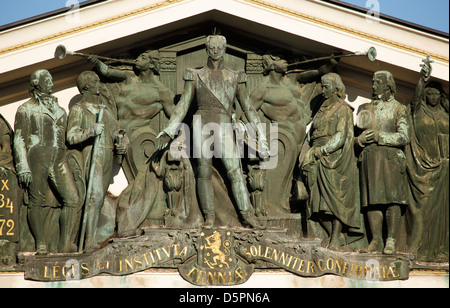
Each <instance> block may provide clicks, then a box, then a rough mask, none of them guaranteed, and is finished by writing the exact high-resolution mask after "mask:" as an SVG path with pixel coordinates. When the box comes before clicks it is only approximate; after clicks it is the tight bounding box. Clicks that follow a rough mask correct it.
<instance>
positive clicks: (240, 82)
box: [158, 35, 268, 228]
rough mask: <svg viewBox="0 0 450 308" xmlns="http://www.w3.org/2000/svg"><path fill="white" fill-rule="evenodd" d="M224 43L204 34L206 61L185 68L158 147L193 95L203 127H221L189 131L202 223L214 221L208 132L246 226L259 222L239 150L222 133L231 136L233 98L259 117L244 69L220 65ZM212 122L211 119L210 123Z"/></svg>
mask: <svg viewBox="0 0 450 308" xmlns="http://www.w3.org/2000/svg"><path fill="white" fill-rule="evenodd" d="M225 49H226V38H225V37H224V36H221V35H210V36H208V37H207V39H206V52H207V54H208V62H207V65H206V66H205V67H203V68H201V69H187V70H186V72H185V75H184V80H185V85H184V92H183V95H182V97H181V99H180V102H179V103H178V105H177V106H176V108H175V110H174V112H173V115H172V117H171V118H170V121H169V124H168V126H167V128H165V129H164V130H163V131H162V132H161V133H160V134H159V135H158V138H159V140H160V145H159V148H161V149H162V148H165V147H166V146H167V145H168V143H169V141H170V140H171V139H173V138H174V137H175V135H176V133H177V132H178V129H179V125H180V124H181V122H182V121H183V119H184V118H185V116H186V114H187V111H188V108H189V106H190V105H191V102H192V101H193V100H194V97H195V98H196V100H197V112H196V114H195V115H196V116H200V117H201V127H202V130H203V128H205V127H207V125H209V124H217V125H219V126H220V127H221V128H222V129H221V132H220V133H218V134H217V135H215V134H212V133H211V132H210V130H209V129H206V131H207V132H206V133H204V132H203V133H201V134H198V135H194V136H193V139H194V140H193V146H194V152H197V153H201V155H199V156H200V157H199V158H197V172H198V178H197V195H198V198H199V203H200V207H201V209H202V211H203V213H204V216H205V224H204V228H213V226H214V221H215V210H214V190H213V184H212V157H209V156H208V155H204V154H205V153H204V151H202V147H204V145H205V144H206V143H207V140H210V139H211V138H213V139H214V140H215V142H214V146H215V147H216V146H217V147H220V148H221V149H218V148H214V152H215V153H220V154H221V155H218V156H220V157H218V158H220V159H221V161H222V163H223V165H224V167H225V169H226V171H227V176H228V178H229V179H230V182H231V188H232V192H233V195H234V199H235V200H236V203H237V208H238V209H239V211H240V214H241V216H242V218H243V220H244V222H245V223H246V224H247V225H249V226H250V227H254V228H260V227H262V226H261V224H260V222H259V221H258V220H257V219H256V217H255V215H254V213H253V209H252V206H251V203H250V198H249V194H248V191H247V188H246V182H245V180H244V176H243V171H242V167H241V162H240V155H238V153H237V149H236V147H234V146H232V147H227V146H225V144H226V143H227V142H228V141H229V140H227V137H228V138H230V137H231V138H232V136H229V135H228V136H227V129H226V125H225V124H231V123H232V114H233V108H234V99H235V98H236V99H237V100H238V101H239V102H240V104H241V107H242V110H243V111H244V113H245V115H246V117H247V119H248V120H249V122H250V123H253V124H255V125H257V127H259V126H258V124H259V123H260V119H259V118H258V115H257V113H256V111H255V109H254V107H253V106H252V104H251V103H250V100H249V98H248V93H247V88H246V75H245V73H244V72H242V71H232V70H230V69H227V68H225V67H224V54H225ZM213 126H214V125H211V127H213ZM194 133H195V132H194ZM258 137H259V138H260V141H261V140H262V139H263V138H265V134H264V133H263V132H259V134H258ZM216 141H217V142H216ZM262 143H263V144H264V145H263V146H264V149H265V150H266V151H267V152H266V153H265V154H267V153H268V146H267V141H264V142H262ZM264 149H263V150H264Z"/></svg>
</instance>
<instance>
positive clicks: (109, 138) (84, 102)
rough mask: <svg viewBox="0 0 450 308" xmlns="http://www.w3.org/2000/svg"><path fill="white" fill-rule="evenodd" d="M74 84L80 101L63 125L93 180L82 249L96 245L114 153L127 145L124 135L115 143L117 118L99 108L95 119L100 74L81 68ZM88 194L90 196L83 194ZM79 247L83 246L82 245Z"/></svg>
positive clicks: (100, 100)
mask: <svg viewBox="0 0 450 308" xmlns="http://www.w3.org/2000/svg"><path fill="white" fill-rule="evenodd" d="M77 87H78V90H79V91H80V93H81V94H82V98H81V101H80V102H78V103H77V104H76V105H74V106H73V107H72V108H71V109H70V112H69V120H68V125H67V141H68V143H69V144H70V145H77V146H78V147H79V149H80V150H81V151H82V154H83V159H84V162H83V163H82V164H83V166H84V168H83V169H84V175H85V181H86V183H88V182H89V181H92V182H93V186H92V197H93V202H92V206H90V207H88V206H87V205H89V200H88V201H87V202H85V203H86V204H87V205H86V209H85V211H87V225H86V242H85V249H86V250H92V249H95V248H97V243H95V231H96V229H97V224H98V219H99V215H100V210H101V208H102V206H103V202H104V199H105V196H106V191H107V190H108V187H109V184H110V183H111V179H112V176H113V173H112V172H113V162H114V154H118V155H123V154H125V152H126V149H127V140H128V139H127V138H123V140H122V142H121V143H116V141H117V135H118V123H117V119H115V118H114V116H113V115H112V114H111V113H110V112H109V111H108V109H104V110H103V117H102V119H101V122H97V116H98V114H99V111H100V107H99V105H100V104H101V103H102V97H101V96H100V78H99V77H98V76H97V74H96V73H95V72H93V71H85V72H83V73H81V74H80V75H79V76H78V79H77ZM98 135H101V137H100V138H99V142H98V149H97V152H96V153H97V156H96V159H95V165H94V166H91V155H92V147H93V141H94V137H96V136H98ZM92 167H93V168H95V171H94V173H93V176H94V178H92V179H91V178H88V177H89V174H90V172H89V170H90V168H92ZM86 198H87V199H88V198H90V196H86ZM82 248H83V247H82Z"/></svg>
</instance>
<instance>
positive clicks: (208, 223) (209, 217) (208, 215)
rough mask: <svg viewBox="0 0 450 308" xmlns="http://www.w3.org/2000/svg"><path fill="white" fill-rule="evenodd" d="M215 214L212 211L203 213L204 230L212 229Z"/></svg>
mask: <svg viewBox="0 0 450 308" xmlns="http://www.w3.org/2000/svg"><path fill="white" fill-rule="evenodd" d="M215 218H216V217H215V214H214V210H212V211H207V212H205V223H204V224H203V228H204V229H212V228H214V222H215V220H216V219H215Z"/></svg>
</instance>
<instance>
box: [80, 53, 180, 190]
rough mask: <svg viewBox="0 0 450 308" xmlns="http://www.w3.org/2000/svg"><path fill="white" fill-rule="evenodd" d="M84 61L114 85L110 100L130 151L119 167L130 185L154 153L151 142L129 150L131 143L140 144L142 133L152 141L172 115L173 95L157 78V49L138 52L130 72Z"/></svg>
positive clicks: (158, 56)
mask: <svg viewBox="0 0 450 308" xmlns="http://www.w3.org/2000/svg"><path fill="white" fill-rule="evenodd" d="M88 59H89V61H90V62H91V63H93V64H95V65H96V67H97V72H98V73H99V74H101V75H102V76H104V77H107V78H108V79H110V80H112V81H114V82H118V85H119V86H118V87H117V88H118V90H116V91H117V93H114V94H113V96H114V98H113V101H114V102H115V104H116V108H117V118H118V120H119V127H120V128H122V129H124V130H125V131H126V132H127V135H128V137H129V139H130V146H131V150H130V151H128V152H127V154H126V156H127V158H126V159H125V160H124V164H123V165H122V167H123V170H124V172H125V175H126V177H127V179H128V181H129V182H131V181H132V180H133V179H134V178H135V176H136V175H137V172H138V171H139V170H140V169H141V165H143V164H145V161H147V160H148V158H149V157H151V155H152V154H153V153H154V151H155V150H156V146H154V145H151V144H152V143H150V145H147V146H144V147H142V145H141V144H139V146H138V149H139V150H137V148H136V149H135V148H133V144H134V141H135V140H139V142H140V143H141V142H142V140H141V137H142V136H141V135H140V134H142V133H147V134H149V135H151V137H150V138H151V139H152V140H153V139H154V138H156V135H157V134H158V133H159V132H160V131H161V130H162V128H163V127H164V126H163V125H164V123H165V121H166V119H167V118H169V117H170V116H171V115H172V112H173V109H174V108H175V104H174V96H175V95H174V94H173V93H172V91H171V90H170V89H169V88H168V87H166V86H165V85H164V84H163V83H162V82H161V81H159V79H158V75H159V67H160V64H159V60H160V55H159V52H158V51H157V50H148V51H145V52H143V53H141V54H140V55H139V56H138V57H137V58H136V60H135V61H134V65H133V67H132V68H131V69H118V68H113V67H111V66H108V65H106V64H104V63H103V62H101V61H99V60H98V58H97V57H95V56H90V57H89V58H88ZM116 91H112V92H116Z"/></svg>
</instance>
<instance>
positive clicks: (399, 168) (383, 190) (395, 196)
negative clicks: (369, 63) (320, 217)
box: [356, 71, 410, 254]
mask: <svg viewBox="0 0 450 308" xmlns="http://www.w3.org/2000/svg"><path fill="white" fill-rule="evenodd" d="M372 87H373V100H372V102H371V103H370V104H368V105H367V106H366V107H365V108H364V110H363V111H361V112H360V115H359V116H360V117H362V113H363V114H364V117H362V118H364V119H365V121H359V126H360V128H362V129H364V131H363V132H362V133H361V134H360V135H359V136H358V137H357V139H356V141H357V143H358V144H359V145H360V146H361V147H362V148H363V150H362V152H361V155H360V161H361V169H360V175H361V176H360V182H361V183H360V184H361V201H362V206H363V207H367V217H368V220H369V227H370V231H371V233H372V240H371V242H370V245H369V247H368V251H369V252H377V251H383V253H385V254H393V253H395V251H396V237H397V232H398V229H399V225H400V219H401V215H402V208H401V207H402V206H406V205H407V204H408V202H409V197H408V179H407V175H406V156H405V154H404V147H405V146H406V145H408V144H409V142H410V130H409V124H408V119H407V112H406V107H405V106H404V105H402V104H401V103H399V102H398V101H397V100H395V98H394V94H395V93H396V85H395V81H394V77H393V76H392V74H391V73H390V72H387V71H378V72H375V74H374V76H373V80H372ZM384 219H386V225H387V233H388V234H387V239H386V244H385V245H384V244H383V236H382V233H383V232H382V229H383V221H384ZM383 247H384V250H383Z"/></svg>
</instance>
